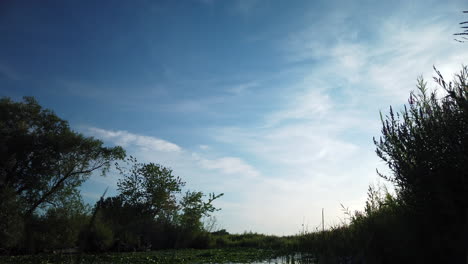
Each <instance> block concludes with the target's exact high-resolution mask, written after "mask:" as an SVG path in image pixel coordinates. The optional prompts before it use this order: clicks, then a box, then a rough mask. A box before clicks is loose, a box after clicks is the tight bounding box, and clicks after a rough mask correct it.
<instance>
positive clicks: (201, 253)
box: [0, 249, 278, 264]
mask: <svg viewBox="0 0 468 264" xmlns="http://www.w3.org/2000/svg"><path fill="white" fill-rule="evenodd" d="M277 255H278V252H276V251H273V250H261V249H260V250H259V249H209V250H206V249H205V250H194V249H179V250H160V251H153V252H133V253H102V254H86V255H52V254H48V255H34V256H31V255H29V256H15V257H1V256H0V262H1V263H5V264H7V263H11V264H16V263H24V264H33V263H34V264H35V263H38V264H46V263H63V264H65V263H109V264H110V263H113V264H124V263H125V264H127V263H155V264H179V263H180V264H188V263H228V262H236V263H249V262H254V261H262V260H268V259H274V258H276V257H277Z"/></svg>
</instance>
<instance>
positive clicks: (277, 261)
mask: <svg viewBox="0 0 468 264" xmlns="http://www.w3.org/2000/svg"><path fill="white" fill-rule="evenodd" d="M317 263H318V261H317V258H315V257H313V256H311V255H308V254H300V253H297V254H295V255H286V256H281V257H277V258H274V259H268V260H263V261H256V262H249V263H248V264H317ZM223 264H240V263H237V262H227V263H223Z"/></svg>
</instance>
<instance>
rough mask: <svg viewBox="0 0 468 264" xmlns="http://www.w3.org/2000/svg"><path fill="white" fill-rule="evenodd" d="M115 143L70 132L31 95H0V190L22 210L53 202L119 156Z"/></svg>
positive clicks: (30, 210)
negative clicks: (18, 99)
mask: <svg viewBox="0 0 468 264" xmlns="http://www.w3.org/2000/svg"><path fill="white" fill-rule="evenodd" d="M123 156H124V151H123V149H122V148H120V147H113V148H109V147H104V146H103V142H102V141H100V140H97V139H94V138H92V137H85V136H83V135H82V134H79V133H76V132H74V131H72V130H71V129H70V127H69V125H68V122H67V121H65V120H62V119H60V118H59V117H58V116H56V115H55V114H54V113H53V112H52V111H50V110H48V109H43V108H42V107H41V106H40V105H39V104H38V103H37V101H36V100H35V99H34V98H32V97H24V101H23V102H14V101H12V100H11V99H9V98H2V99H0V190H2V191H5V190H7V189H9V190H11V191H12V192H14V194H15V195H16V197H18V198H19V199H20V200H21V201H22V202H23V203H24V205H25V207H24V208H23V210H24V212H25V213H28V214H31V213H33V212H34V211H35V210H36V209H37V208H38V207H39V206H41V205H45V204H54V203H55V202H57V200H58V199H59V198H60V197H61V196H66V195H68V194H70V193H72V192H73V191H74V190H76V188H77V187H78V186H80V185H81V184H82V183H83V181H85V180H86V179H87V178H88V177H89V175H90V174H91V173H92V172H93V171H96V170H101V172H102V173H105V172H106V171H107V170H108V169H109V166H110V161H112V160H114V159H121V158H123Z"/></svg>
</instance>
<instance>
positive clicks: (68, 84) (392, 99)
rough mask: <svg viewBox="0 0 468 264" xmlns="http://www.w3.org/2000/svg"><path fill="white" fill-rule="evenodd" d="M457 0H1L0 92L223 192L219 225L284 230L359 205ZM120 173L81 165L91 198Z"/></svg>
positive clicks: (455, 54) (438, 62) (439, 63)
mask: <svg viewBox="0 0 468 264" xmlns="http://www.w3.org/2000/svg"><path fill="white" fill-rule="evenodd" d="M467 9H468V5H467V4H466V2H465V1H392V2H391V3H390V1H387V2H383V1H273V0H272V1H268V0H263V1H262V0H240V1H235V0H226V1H222V0H198V1H196V0H192V1H191V0H187V1H143V0H141V1H4V2H3V3H2V4H0V32H1V35H2V38H1V41H0V96H8V97H11V98H13V99H15V100H20V99H21V97H22V96H24V95H29V96H35V97H36V98H37V100H38V101H39V102H40V103H41V104H42V105H43V106H45V107H47V108H51V109H53V110H54V111H55V112H56V113H57V114H58V115H59V116H60V117H62V118H64V119H66V120H68V121H69V122H70V124H71V126H72V128H73V129H75V130H77V131H79V132H82V133H84V134H85V135H88V136H94V137H96V138H100V139H102V140H103V141H104V142H105V143H106V144H108V145H116V144H118V145H121V146H123V147H124V148H125V149H127V152H128V154H131V155H134V156H136V157H137V158H138V159H139V160H140V161H144V162H150V161H151V162H156V163H160V164H162V165H164V166H167V167H170V168H172V169H173V171H174V174H175V175H178V176H180V177H182V178H183V179H184V180H185V181H186V182H187V189H194V190H202V191H204V192H216V193H220V192H223V193H225V195H224V196H223V197H222V198H221V199H219V200H217V201H216V206H218V207H221V208H222V210H221V211H220V212H218V213H216V219H217V226H218V227H219V228H226V229H227V230H228V231H230V232H243V231H250V230H251V231H256V232H262V233H268V234H279V235H282V234H294V233H297V232H298V231H299V230H301V229H302V224H305V225H306V226H308V229H309V230H313V229H314V228H315V227H317V226H319V225H320V218H321V215H320V214H321V208H325V213H326V225H327V226H331V225H334V224H337V223H340V221H342V220H343V218H344V215H343V212H342V211H341V206H340V204H343V205H345V206H349V207H350V208H351V209H360V208H362V207H363V205H364V201H365V198H366V191H367V187H368V185H369V184H371V183H374V182H376V181H377V180H378V177H377V175H376V173H375V169H376V168H382V169H384V164H382V162H380V161H379V160H378V158H377V157H376V155H375V154H374V149H375V148H374V146H373V143H372V137H374V136H376V137H378V136H379V133H380V119H379V111H383V112H384V113H385V112H386V111H387V109H388V106H389V105H393V106H395V107H396V108H400V107H401V106H402V104H404V103H405V102H406V99H407V97H408V94H409V92H410V91H411V90H413V89H414V88H415V84H416V78H417V77H418V76H420V75H423V76H424V77H425V78H426V80H428V82H429V87H431V88H435V85H434V84H433V83H432V81H431V79H432V76H433V75H434V73H433V70H432V66H433V65H435V66H436V67H437V68H438V69H440V70H441V71H442V73H443V74H445V75H446V76H447V78H448V79H451V76H452V75H453V74H454V73H456V72H457V71H459V70H460V68H461V65H462V64H463V63H465V64H466V62H467V61H468V52H467V51H468V46H467V45H468V44H460V43H457V42H455V41H453V36H452V34H453V33H455V32H457V31H459V28H458V27H459V25H458V23H459V22H461V21H464V20H467V19H468V18H467V17H466V16H464V15H463V14H462V12H461V11H463V10H467ZM117 179H118V175H115V174H111V175H108V176H107V177H105V178H102V177H98V176H93V177H92V178H91V179H90V180H89V181H88V182H87V183H86V184H85V185H84V186H83V189H82V193H83V196H84V198H85V200H86V201H88V202H92V201H94V200H95V199H96V198H97V197H98V196H99V195H100V194H101V193H102V192H103V191H104V189H105V188H106V187H107V186H109V187H110V190H111V192H110V193H111V194H115V187H116V181H117Z"/></svg>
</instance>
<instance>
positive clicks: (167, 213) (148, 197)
mask: <svg viewBox="0 0 468 264" xmlns="http://www.w3.org/2000/svg"><path fill="white" fill-rule="evenodd" d="M128 163H131V164H132V165H131V167H130V168H129V169H127V168H124V167H120V166H118V170H119V171H120V173H121V175H122V176H123V178H122V179H120V180H119V182H118V183H117V186H118V190H119V191H120V193H121V196H122V198H123V200H124V202H125V203H126V204H128V205H130V206H132V207H140V208H141V211H142V213H144V214H149V215H151V216H152V217H154V218H156V217H158V218H170V217H171V216H172V215H173V214H174V213H176V212H177V210H178V206H177V199H176V194H178V193H180V191H181V188H182V187H183V186H184V185H185V182H183V181H182V180H181V179H180V178H179V177H177V176H174V175H172V170H171V169H169V168H166V167H163V166H161V165H158V164H154V163H148V164H144V163H139V162H137V160H136V159H135V158H133V157H130V158H129V159H128Z"/></svg>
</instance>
